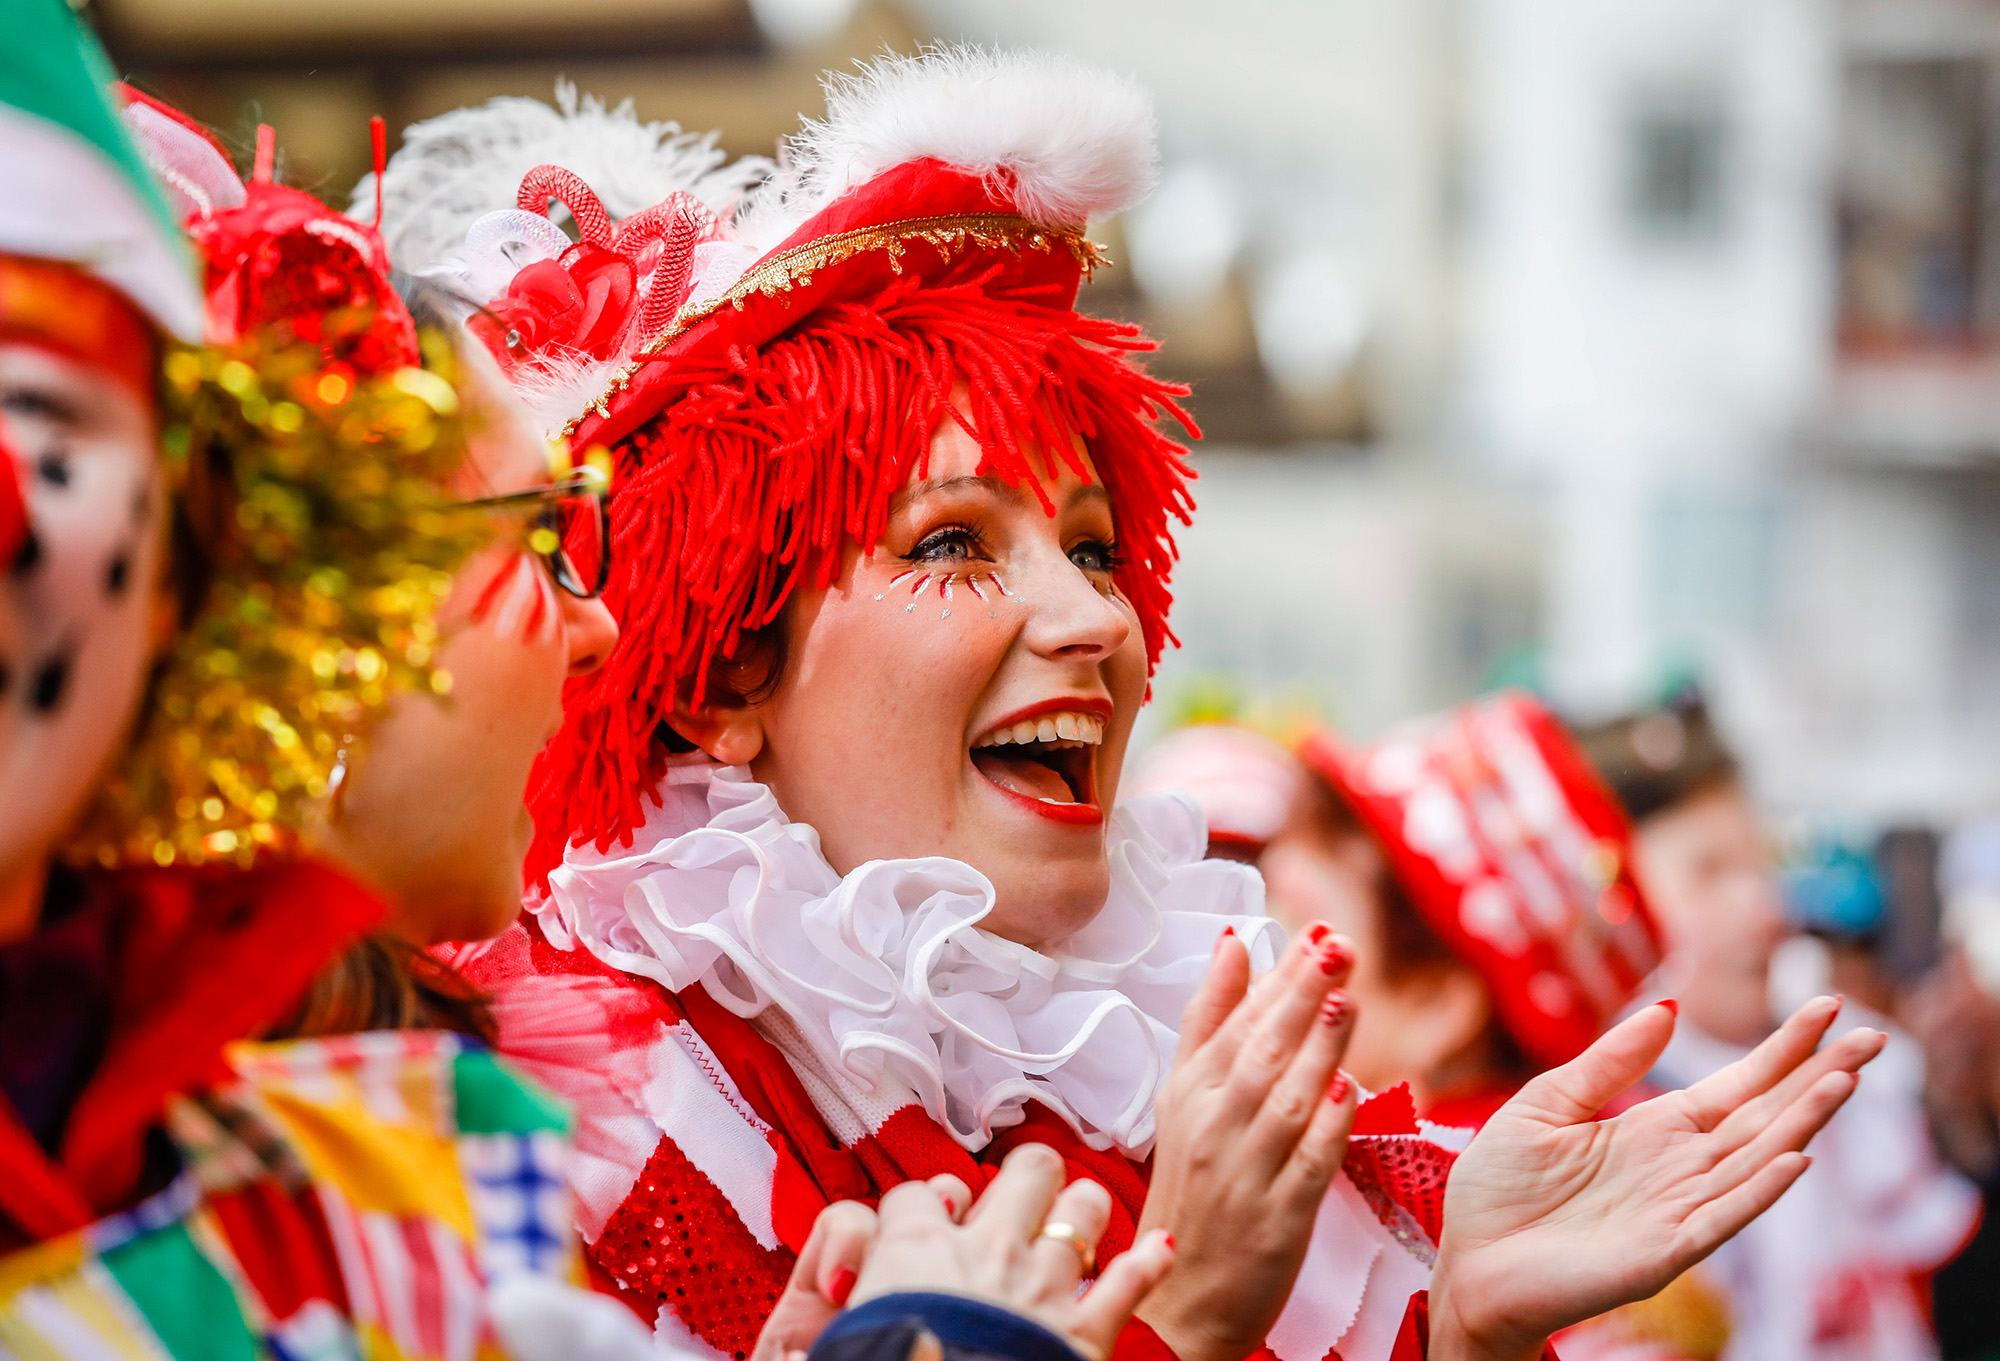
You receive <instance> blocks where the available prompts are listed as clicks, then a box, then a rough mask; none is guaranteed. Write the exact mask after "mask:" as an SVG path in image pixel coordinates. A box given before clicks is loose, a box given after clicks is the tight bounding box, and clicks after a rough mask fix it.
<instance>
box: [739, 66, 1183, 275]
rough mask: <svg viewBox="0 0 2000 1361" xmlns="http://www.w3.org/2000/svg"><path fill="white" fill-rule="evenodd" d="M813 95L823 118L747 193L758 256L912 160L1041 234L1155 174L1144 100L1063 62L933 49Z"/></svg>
mask: <svg viewBox="0 0 2000 1361" xmlns="http://www.w3.org/2000/svg"><path fill="white" fill-rule="evenodd" d="M826 96H827V111H826V117H825V118H824V119H822V120H820V121H818V122H808V123H807V124H806V125H805V127H804V129H803V130H802V131H801V132H800V133H799V134H798V135H797V136H796V137H793V138H790V139H789V140H788V141H787V143H786V147H785V157H784V160H785V168H784V169H783V170H782V171H781V172H780V173H779V174H778V175H777V176H776V177H774V178H773V179H772V180H771V181H769V182H767V183H766V184H765V185H763V186H760V187H759V188H758V189H757V190H755V191H753V193H752V195H751V198H750V201H749V203H748V204H746V206H745V209H744V215H743V217H742V218H741V219H739V222H738V238H739V239H744V238H749V239H752V240H754V241H755V243H756V244H757V245H759V246H760V247H762V248H764V249H769V248H770V247H771V246H773V245H775V244H776V243H777V242H778V241H779V240H781V239H782V238H783V237H784V236H785V235H787V234H789V232H790V230H791V229H792V228H795V227H796V226H797V225H798V224H799V223H801V222H803V221H804V220H805V219H806V218H807V217H808V216H810V215H811V214H812V213H814V212H816V211H818V210H819V209H820V208H823V207H824V206H826V204H828V203H830V202H831V201H832V200H833V199H835V198H836V197H838V196H839V195H840V194H841V193H843V192H845V191H846V190H848V189H851V188H853V187H854V186H856V185H859V184H864V183H866V182H867V181H868V180H870V179H872V178H874V177H875V176H876V175H879V174H880V173H882V172H883V171H885V170H888V169H891V168H892V167H894V166H897V165H901V164H903V163H904V162H906V161H912V160H917V159H919V158H923V157H932V158H935V159H937V160H941V161H944V162H945V163H946V164H948V165H952V166H955V167H957V168H959V169H961V170H964V171H968V172H970V173H972V174H975V175H983V176H988V177H990V178H992V179H993V180H994V181H995V182H996V183H997V184H1002V185H1005V187H1006V188H1007V190H1008V192H1009V193H1010V195H1011V197H1012V198H1013V200H1014V202H1015V204H1016V205H1017V206H1018V207H1019V209H1020V211H1021V213H1022V214H1023V215H1024V216H1026V217H1029V218H1031V219H1033V220H1035V221H1037V222H1040V223H1042V224H1044V225H1046V226H1052V227H1053V226H1064V227H1080V226H1082V225H1083V224H1084V223H1086V222H1087V221H1088V220H1089V219H1090V218H1091V217H1093V216H1096V215H1099V214H1105V213H1114V212H1118V211H1120V210H1122V209H1124V208H1129V207H1130V206H1131V205H1132V204H1133V203H1135V202H1137V201H1138V200H1139V198H1140V197H1141V196H1142V195H1143V194H1144V193H1145V192H1146V190H1147V189H1148V188H1150V187H1151V185H1152V182H1153V178H1154V174H1155V171H1156V169H1157V164H1158V159H1159V158H1158V152H1157V149H1156V147H1155V144H1154V143H1155V136H1154V120H1153V105H1152V101H1151V99H1149V98H1148V97H1147V95H1146V93H1145V91H1144V90H1142V89H1141V88H1140V87H1139V85H1138V84H1137V82H1135V81H1134V80H1132V79H1131V78H1130V77H1126V76H1120V75H1118V74H1116V73H1114V72H1111V71H1107V70H1104V69H1102V68H1100V67H1095V66H1090V65H1087V64H1086V63H1084V62H1081V61H1079V60H1077V59H1076V58H1074V57H1069V56H1060V55H1054V54H1049V53H1038V52H1008V51H995V50H991V49H987V48H982V47H972V46H941V47H933V48H930V49H928V50H926V51H924V52H923V53H921V54H920V55H918V56H914V57H896V56H890V57H883V58H880V59H879V60H877V61H874V62H872V63H870V64H868V65H865V66H863V67H862V69H861V71H860V73H859V74H858V75H851V76H830V77H828V79H827V82H826Z"/></svg>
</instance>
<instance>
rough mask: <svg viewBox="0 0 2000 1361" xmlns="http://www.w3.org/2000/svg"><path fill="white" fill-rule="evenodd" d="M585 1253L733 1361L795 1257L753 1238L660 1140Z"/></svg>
mask: <svg viewBox="0 0 2000 1361" xmlns="http://www.w3.org/2000/svg"><path fill="white" fill-rule="evenodd" d="M588 1251H589V1255H590V1257H591V1259H592V1260H593V1261H594V1262H595V1263H596V1264H597V1266H598V1268H599V1270H601V1271H602V1272H603V1273H604V1275H606V1276H608V1277H610V1278H611V1279H612V1280H614V1281H616V1282H617V1283H618V1288H619V1290H620V1291H621V1292H630V1293H632V1294H639V1295H644V1296H649V1297H651V1298H653V1299H656V1300H658V1301H659V1302H660V1303H662V1304H666V1305H670V1306H671V1307H672V1308H673V1311H674V1312H675V1313H676V1314H678V1315H679V1316H680V1318H681V1321H682V1322H684V1323H686V1324H687V1326H688V1327H689V1328H691V1329H692V1330H693V1331H694V1333H695V1335H696V1336H698V1337H701V1338H703V1339H705V1340H706V1341H707V1342H708V1343H709V1344H710V1345H711V1346H714V1347H715V1348H716V1349H717V1350H719V1351H721V1352H723V1353H724V1354H725V1355H730V1356H734V1357H735V1358H736V1361H747V1358H748V1357H749V1355H750V1353H751V1351H752V1349H754V1348H755V1347H756V1345H757V1333H758V1331H759V1330H760V1329H762V1327H763V1326H764V1320H765V1319H767V1318H769V1317H770V1316H771V1311H772V1310H773V1309H774V1308H776V1307H777V1304H778V1297H779V1295H781V1294H783V1293H784V1289H785V1281H786V1279H787V1278H788V1277H789V1276H790V1275H791V1272H792V1263H793V1262H794V1261H795V1260H796V1259H795V1258H794V1257H793V1256H792V1254H791V1253H789V1252H787V1251H786V1250H785V1249H783V1248H766V1247H764V1246H763V1245H762V1244H760V1243H759V1242H758V1241H757V1240H756V1239H755V1238H753V1237H751V1236H750V1230H749V1229H747V1228H745V1227H744V1225H743V1221H742V1220H741V1219H739V1218H737V1215H736V1211H735V1210H734V1209H733V1208H732V1207H731V1206H730V1204H729V1201H728V1200H727V1198H725V1197H724V1196H723V1194H722V1192H721V1191H719V1190H717V1189H716V1188H715V1185H714V1183H712V1182H710V1181H709V1179H708V1178H707V1177H705V1176H703V1175H702V1174H701V1171H700V1169H699V1168H697V1167H696V1166H695V1165H694V1164H693V1163H692V1162H689V1161H688V1158H687V1155H686V1154H684V1153H682V1152H681V1151H680V1149H679V1148H678V1147H676V1146H675V1144H674V1142H673V1140H671V1139H662V1140H660V1146H659V1147H658V1148H656V1149H654V1150H653V1156H652V1158H651V1159H649V1160H648V1161H647V1163H646V1166H645V1170H643V1171H642V1172H640V1173H639V1180H638V1181H637V1182H636V1183H635V1184H634V1185H633V1187H632V1194H631V1195H629V1196H627V1197H626V1198H625V1203H624V1204H623V1205H621V1206H619V1207H618V1209H617V1211H616V1212H615V1213H614V1214H613V1215H612V1216H611V1219H610V1221H609V1222H608V1223H607V1224H605V1226H604V1232H603V1233H601V1234H599V1235H598V1237H597V1241H596V1242H595V1243H593V1244H591V1245H590V1248H589V1249H588Z"/></svg>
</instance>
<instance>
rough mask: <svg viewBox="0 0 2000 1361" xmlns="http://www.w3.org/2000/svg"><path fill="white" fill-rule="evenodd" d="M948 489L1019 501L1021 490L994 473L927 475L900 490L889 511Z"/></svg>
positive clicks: (894, 511) (891, 512)
mask: <svg viewBox="0 0 2000 1361" xmlns="http://www.w3.org/2000/svg"><path fill="white" fill-rule="evenodd" d="M946 491H984V492H986V493H988V494H989V495H992V496H997V497H1000V498H1002V499H1003V500H1008V501H1018V500H1020V499H1021V490H1020V488H1018V487H1014V486H1010V485H1008V484H1007V483H1006V482H1005V481H1004V480H1002V479H1001V478H998V477H995V476H994V475H993V474H992V473H981V474H980V475H978V476H977V477H975V476H973V475H972V474H970V473H965V474H961V475H959V476H957V477H927V478H925V479H924V480H923V481H921V482H919V483H917V484H916V485H915V486H913V487H906V488H904V489H903V490H902V491H900V492H898V493H897V494H896V495H895V496H894V497H893V498H892V499H891V500H890V502H889V513H890V514H891V515H894V514H895V513H896V512H897V511H899V510H901V509H903V507H905V506H907V505H909V504H910V503H911V502H913V501H921V500H923V499H924V498H925V497H926V496H935V495H937V494H938V493H939V492H946Z"/></svg>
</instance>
